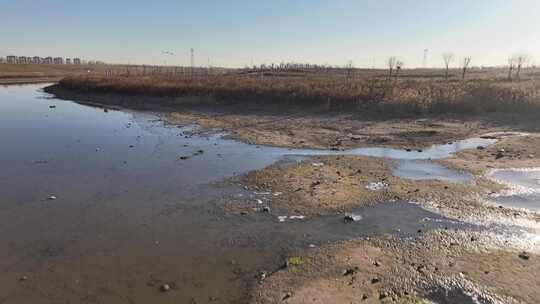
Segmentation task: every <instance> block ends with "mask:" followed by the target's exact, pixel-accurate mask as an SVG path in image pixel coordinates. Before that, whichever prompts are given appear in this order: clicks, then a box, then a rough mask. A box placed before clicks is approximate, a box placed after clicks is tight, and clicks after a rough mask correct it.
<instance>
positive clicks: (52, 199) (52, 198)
mask: <svg viewBox="0 0 540 304" xmlns="http://www.w3.org/2000/svg"><path fill="white" fill-rule="evenodd" d="M47 199H48V200H50V201H54V200H55V199H56V196H54V195H51V196H49V197H48V198H47Z"/></svg>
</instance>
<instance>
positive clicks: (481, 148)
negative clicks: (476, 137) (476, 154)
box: [476, 146, 486, 150]
mask: <svg viewBox="0 0 540 304" xmlns="http://www.w3.org/2000/svg"><path fill="white" fill-rule="evenodd" d="M476 149H477V150H485V149H486V147H484V146H478V147H476Z"/></svg>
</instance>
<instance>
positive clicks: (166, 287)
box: [159, 284, 171, 292]
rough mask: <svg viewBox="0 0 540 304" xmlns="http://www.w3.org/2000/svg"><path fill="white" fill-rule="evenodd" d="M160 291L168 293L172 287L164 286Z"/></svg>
mask: <svg viewBox="0 0 540 304" xmlns="http://www.w3.org/2000/svg"><path fill="white" fill-rule="evenodd" d="M159 290H161V292H167V291H169V290H171V286H169V284H163V285H161V286H160V287H159Z"/></svg>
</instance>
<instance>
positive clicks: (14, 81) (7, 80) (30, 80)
mask: <svg viewBox="0 0 540 304" xmlns="http://www.w3.org/2000/svg"><path fill="white" fill-rule="evenodd" d="M60 79H62V77H58V76H43V77H41V76H40V77H4V78H3V77H0V86H8V85H24V84H39V83H52V82H57V81H59V80H60Z"/></svg>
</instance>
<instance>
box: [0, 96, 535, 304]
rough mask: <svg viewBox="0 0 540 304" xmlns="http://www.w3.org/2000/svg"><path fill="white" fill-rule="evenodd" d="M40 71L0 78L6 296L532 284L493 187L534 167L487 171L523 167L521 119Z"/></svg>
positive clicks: (311, 297) (442, 299)
mask: <svg viewBox="0 0 540 304" xmlns="http://www.w3.org/2000/svg"><path fill="white" fill-rule="evenodd" d="M43 88H44V85H31V86H9V87H4V88H0V107H1V111H0V116H1V118H2V119H1V120H0V125H1V127H0V134H1V137H0V138H1V140H2V158H1V159H0V164H1V167H2V168H3V169H2V172H1V173H0V189H1V192H2V193H1V196H2V203H3V204H2V206H1V209H0V216H1V221H0V222H1V223H2V224H1V226H2V229H1V237H2V240H3V242H2V244H1V245H0V246H2V248H1V250H0V252H1V253H0V254H1V257H2V259H1V267H2V270H3V271H2V272H3V275H2V276H1V280H2V283H3V284H2V287H0V290H1V291H2V292H1V297H0V299H1V300H2V301H3V303H58V302H87V303H123V302H126V303H146V302H153V303H282V302H285V303H305V302H316V303H317V302H318V303H330V302H333V303H349V302H351V301H352V302H365V303H376V302H379V301H389V302H392V301H394V302H401V303H418V302H421V301H424V302H426V301H428V300H429V301H434V302H436V303H513V302H515V303H518V302H519V301H523V302H527V303H534V302H535V299H538V296H539V295H538V290H537V288H536V286H538V284H539V283H540V282H538V281H537V280H538V278H537V276H536V275H535V274H537V273H538V271H539V265H540V262H539V260H538V256H537V253H538V248H539V247H538V246H539V242H540V240H539V237H538V235H539V234H540V232H539V224H538V221H539V217H538V215H537V213H535V212H532V211H535V210H534V209H533V208H531V210H532V211H531V210H524V209H519V208H513V207H523V206H525V207H526V206H527V205H523V204H519V205H516V206H513V205H512V201H513V200H512V199H511V198H509V199H506V201H505V204H504V207H500V206H499V204H498V203H497V201H496V200H495V202H493V201H494V197H496V194H498V193H501V195H504V193H505V192H504V191H505V189H508V188H505V187H506V186H507V184H508V183H510V184H518V185H519V184H522V185H523V184H525V185H526V186H527V187H528V188H532V189H535V187H536V186H537V184H535V182H534V181H535V180H536V175H535V173H534V174H532V175H531V176H530V178H529V177H527V176H525V177H524V176H523V175H519V174H518V176H517V177H514V176H512V174H506V175H504V176H500V175H499V176H493V175H492V173H491V171H490V169H496V168H499V167H501V168H505V169H514V168H519V167H521V168H523V167H525V168H534V167H538V166H539V165H538V163H537V161H538V159H537V155H540V150H539V149H540V148H539V147H540V145H538V143H540V137H539V136H538V135H537V134H535V133H534V132H531V129H527V130H526V131H528V133H526V134H525V133H517V132H515V131H520V129H519V128H517V127H515V129H516V130H512V129H514V128H503V127H501V126H498V125H494V124H493V123H491V122H489V121H483V120H474V119H470V120H469V121H468V122H467V123H463V122H462V121H457V120H455V121H453V120H441V119H439V118H437V119H433V118H428V119H395V120H388V121H386V122H385V121H369V122H365V121H357V120H355V119H353V118H351V117H350V116H343V115H342V116H339V115H338V116H327V115H321V114H320V113H315V114H313V115H306V116H302V117H289V116H288V117H282V119H281V120H280V119H279V117H277V116H276V114H275V113H273V112H271V111H270V110H269V112H266V113H263V114H261V113H255V114H254V113H246V112H244V113H231V112H230V111H229V112H217V110H224V109H223V108H216V107H204V108H200V107H198V108H197V109H196V110H197V111H195V110H193V109H192V110H191V111H173V112H175V113H171V109H170V108H168V107H167V106H165V107H156V108H155V109H153V110H152V111H148V110H149V109H146V111H141V110H140V109H139V110H137V109H129V108H137V107H129V103H126V100H129V99H135V100H138V99H144V97H136V96H135V97H134V96H128V97H125V96H124V97H119V96H118V95H108V96H105V97H104V95H103V94H95V95H94V94H90V93H88V94H86V93H80V92H79V93H77V92H74V93H72V95H71V96H69V95H68V94H67V93H66V92H65V91H64V92H58V91H57V93H58V94H57V95H56V96H55V95H51V94H48V93H45V92H43V90H42V89H43ZM47 91H48V92H52V91H51V90H50V89H47ZM85 95H86V96H85ZM58 97H60V98H62V99H59V98H58ZM65 99H71V100H74V101H76V102H72V101H69V100H65ZM115 100H116V102H115ZM77 102H79V103H77ZM89 103H92V104H93V105H100V107H95V106H93V107H92V106H88V105H84V104H89ZM116 106H123V107H127V108H126V109H120V108H117V107H116ZM226 109H227V107H226V108H225V110H226ZM323 121H327V122H326V123H324V122H323ZM336 121H343V123H342V124H341V125H340V127H339V128H331V127H330V124H331V123H335V122H336ZM194 123H196V124H197V125H194ZM286 126H290V127H286ZM315 126H318V127H315ZM235 127H238V128H237V129H238V130H237V131H234V128H235ZM396 129H397V130H399V132H396V131H394V130H396ZM510 130H512V131H514V132H507V131H510ZM503 131H504V132H503ZM490 132H499V133H492V134H488V133H490ZM501 132H502V133H501ZM486 134H487V135H486ZM394 140H395V141H394ZM337 142H339V143H340V144H339V145H336V143H337ZM311 148H315V149H311ZM500 154H502V155H500ZM517 171H518V172H519V170H517ZM502 178H504V181H505V182H506V183H507V184H506V185H505V184H504V183H499V180H500V179H502ZM510 188H511V187H510ZM506 194H508V193H506ZM511 194H512V195H518V196H519V195H520V194H521V193H511ZM507 196H511V195H507ZM527 199H528V204H531V202H529V201H531V200H532V204H533V205H534V204H538V203H539V202H538V201H537V200H536V198H534V197H533V198H532V199H531V198H530V197H529V196H528V197H527ZM501 204H502V203H501ZM456 299H457V300H456Z"/></svg>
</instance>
